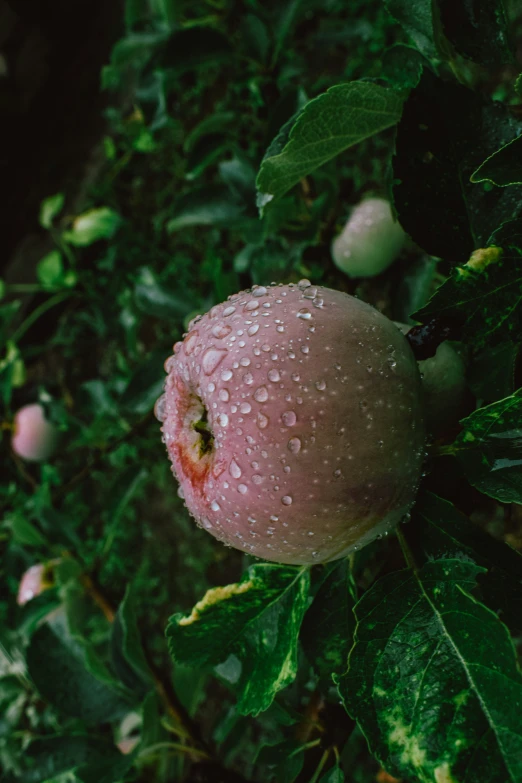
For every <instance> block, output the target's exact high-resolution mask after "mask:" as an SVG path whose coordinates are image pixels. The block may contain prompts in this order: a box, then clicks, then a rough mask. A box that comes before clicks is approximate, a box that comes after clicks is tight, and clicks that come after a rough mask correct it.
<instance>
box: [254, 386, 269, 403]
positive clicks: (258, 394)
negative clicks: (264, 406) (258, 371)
mask: <svg viewBox="0 0 522 783" xmlns="http://www.w3.org/2000/svg"><path fill="white" fill-rule="evenodd" d="M254 400H255V401H256V402H266V401H267V400H268V389H267V388H266V386H260V387H259V388H258V389H256V390H255V392H254Z"/></svg>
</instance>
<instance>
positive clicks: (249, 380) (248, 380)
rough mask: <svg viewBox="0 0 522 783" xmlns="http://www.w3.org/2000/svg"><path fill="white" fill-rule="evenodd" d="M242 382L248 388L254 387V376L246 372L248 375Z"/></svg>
mask: <svg viewBox="0 0 522 783" xmlns="http://www.w3.org/2000/svg"><path fill="white" fill-rule="evenodd" d="M242 381H243V383H244V384H245V385H246V386H252V384H253V383H254V376H253V375H252V373H251V372H246V373H245V374H244V375H243V378H242Z"/></svg>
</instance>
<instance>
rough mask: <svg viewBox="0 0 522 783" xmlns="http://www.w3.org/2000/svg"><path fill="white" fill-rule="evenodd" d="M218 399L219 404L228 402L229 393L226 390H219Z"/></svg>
mask: <svg viewBox="0 0 522 783" xmlns="http://www.w3.org/2000/svg"><path fill="white" fill-rule="evenodd" d="M218 397H219V399H220V400H221V402H228V401H229V399H230V393H229V391H228V389H220V390H219V394H218Z"/></svg>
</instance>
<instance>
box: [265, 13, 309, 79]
mask: <svg viewBox="0 0 522 783" xmlns="http://www.w3.org/2000/svg"><path fill="white" fill-rule="evenodd" d="M302 4H303V0H286V2H285V3H283V4H282V5H281V6H278V8H279V9H280V13H279V18H278V19H277V21H276V22H275V25H274V28H275V29H274V52H273V54H272V62H271V67H272V68H274V66H275V65H276V63H277V61H278V59H279V55H280V54H281V50H282V48H283V46H284V44H285V41H286V40H287V38H288V36H289V34H290V31H291V29H292V27H293V26H294V25H295V22H296V19H297V15H298V13H299V10H300V8H301V5H302Z"/></svg>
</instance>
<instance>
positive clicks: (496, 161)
mask: <svg viewBox="0 0 522 783" xmlns="http://www.w3.org/2000/svg"><path fill="white" fill-rule="evenodd" d="M471 181H472V182H492V183H493V185H498V186H499V187H506V186H507V185H522V136H518V137H517V138H516V139H512V140H511V141H510V142H508V143H507V144H505V145H504V146H503V147H501V148H500V149H499V150H497V151H496V152H494V153H493V155H490V156H489V158H487V160H485V161H484V163H481V165H480V166H479V167H478V169H476V170H475V171H474V172H473V174H472V175H471Z"/></svg>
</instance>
